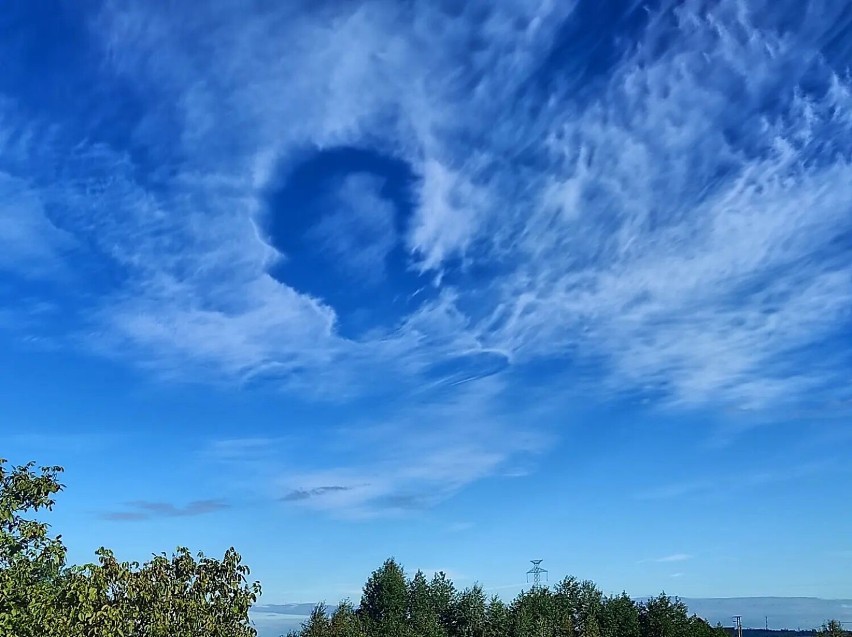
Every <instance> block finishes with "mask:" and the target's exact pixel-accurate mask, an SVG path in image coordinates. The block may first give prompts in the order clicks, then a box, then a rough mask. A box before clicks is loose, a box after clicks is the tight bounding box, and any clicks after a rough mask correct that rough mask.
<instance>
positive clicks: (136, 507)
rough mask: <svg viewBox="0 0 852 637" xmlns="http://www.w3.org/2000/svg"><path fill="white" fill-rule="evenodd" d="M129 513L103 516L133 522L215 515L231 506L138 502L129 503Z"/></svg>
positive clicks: (203, 502)
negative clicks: (214, 513) (216, 512)
mask: <svg viewBox="0 0 852 637" xmlns="http://www.w3.org/2000/svg"><path fill="white" fill-rule="evenodd" d="M126 506H127V507H128V508H129V509H130V510H127V511H108V512H106V513H104V514H102V515H101V518H102V519H104V520H114V521H118V522H131V521H138V520H150V519H153V518H183V517H193V516H197V515H204V514H206V513H213V512H215V511H221V510H223V509H229V508H230V507H231V505H230V504H228V503H227V502H224V501H223V500H194V501H192V502H189V503H188V504H186V505H185V506H176V505H174V504H172V503H170V502H151V501H147V500H136V501H133V502H128V503H127V505H126Z"/></svg>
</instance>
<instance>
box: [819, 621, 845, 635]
mask: <svg viewBox="0 0 852 637" xmlns="http://www.w3.org/2000/svg"><path fill="white" fill-rule="evenodd" d="M850 634H852V633H850V631H848V630H844V629H843V624H841V623H840V622H839V621H837V620H836V619H831V620H829V621H828V622H826V623H825V624H823V625H822V626H820V628H819V629H818V630H817V631H816V637H850Z"/></svg>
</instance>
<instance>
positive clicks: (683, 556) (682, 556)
mask: <svg viewBox="0 0 852 637" xmlns="http://www.w3.org/2000/svg"><path fill="white" fill-rule="evenodd" d="M691 559H692V556H691V555H689V554H688V553H672V554H671V555H666V556H665V557H658V558H657V559H655V560H654V561H655V562H663V563H666V562H685V561H687V560H691Z"/></svg>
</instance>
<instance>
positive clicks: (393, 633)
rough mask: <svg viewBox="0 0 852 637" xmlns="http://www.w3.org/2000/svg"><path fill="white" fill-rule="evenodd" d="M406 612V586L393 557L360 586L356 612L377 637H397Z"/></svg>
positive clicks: (403, 628) (400, 568) (402, 626)
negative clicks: (360, 593) (357, 611)
mask: <svg viewBox="0 0 852 637" xmlns="http://www.w3.org/2000/svg"><path fill="white" fill-rule="evenodd" d="M407 609H408V585H407V582H406V580H405V573H404V572H403V570H402V567H401V566H400V565H399V564H397V562H396V560H394V559H393V558H391V559H389V560H386V561H385V563H384V564H383V565H382V567H381V568H379V569H378V570H376V571H373V574H372V575H370V578H369V579H368V580H367V583H366V584H364V592H363V594H362V596H361V607H360V609H359V612H360V614H361V616H362V617H363V618H364V620H365V622H366V623H367V626H368V629H369V632H370V634H372V635H376V636H377V637H399V636H400V635H402V634H403V632H404V630H405V622H406V614H407V613H406V611H407Z"/></svg>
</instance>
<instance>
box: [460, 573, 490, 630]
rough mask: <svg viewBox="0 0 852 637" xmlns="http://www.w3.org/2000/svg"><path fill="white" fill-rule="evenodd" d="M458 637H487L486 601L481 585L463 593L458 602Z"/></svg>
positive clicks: (475, 585) (476, 585)
mask: <svg viewBox="0 0 852 637" xmlns="http://www.w3.org/2000/svg"><path fill="white" fill-rule="evenodd" d="M455 606H456V612H455V618H456V619H455V627H454V628H455V630H454V632H453V635H454V636H456V637H485V629H486V621H485V617H486V600H485V593H484V592H483V591H482V587H481V586H480V585H479V584H474V585H473V586H472V587H471V588H467V589H465V590H464V591H462V592H461V594H460V595H459V596H458V598H457V600H456V604H455Z"/></svg>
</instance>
